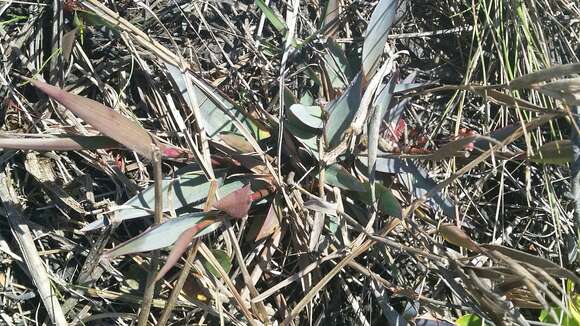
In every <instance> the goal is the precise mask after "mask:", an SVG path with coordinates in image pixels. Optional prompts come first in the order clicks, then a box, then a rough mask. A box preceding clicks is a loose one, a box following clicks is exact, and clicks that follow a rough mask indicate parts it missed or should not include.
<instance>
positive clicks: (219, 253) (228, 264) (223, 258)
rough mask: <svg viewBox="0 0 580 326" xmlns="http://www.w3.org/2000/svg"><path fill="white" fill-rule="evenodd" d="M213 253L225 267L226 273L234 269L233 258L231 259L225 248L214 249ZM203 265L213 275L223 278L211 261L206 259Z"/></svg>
mask: <svg viewBox="0 0 580 326" xmlns="http://www.w3.org/2000/svg"><path fill="white" fill-rule="evenodd" d="M211 253H212V254H213V256H214V257H215V259H216V260H217V261H218V263H219V264H220V266H221V267H222V268H223V270H224V271H225V272H226V274H228V273H229V272H230V270H231V269H232V260H231V259H230V256H228V253H227V252H226V251H224V250H219V249H212V250H211ZM203 266H204V267H205V269H206V270H207V271H208V272H210V273H211V274H212V275H213V276H215V277H217V278H221V275H220V273H219V272H218V271H217V269H215V267H213V265H212V264H211V263H210V262H208V261H207V260H204V261H203Z"/></svg>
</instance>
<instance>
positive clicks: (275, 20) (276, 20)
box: [255, 0, 288, 35]
mask: <svg viewBox="0 0 580 326" xmlns="http://www.w3.org/2000/svg"><path fill="white" fill-rule="evenodd" d="M255 2H256V5H257V6H258V8H260V10H261V11H262V12H263V13H264V15H266V19H268V21H269V22H270V24H272V26H274V28H276V30H277V31H278V32H280V34H282V35H284V34H286V30H288V26H286V23H285V22H284V21H283V20H282V19H281V18H280V17H278V15H276V13H275V12H274V11H273V10H272V8H270V7H268V5H267V4H266V3H265V2H264V1H263V0H255Z"/></svg>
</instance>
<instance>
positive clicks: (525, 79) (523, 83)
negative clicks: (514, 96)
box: [509, 63, 580, 89]
mask: <svg viewBox="0 0 580 326" xmlns="http://www.w3.org/2000/svg"><path fill="white" fill-rule="evenodd" d="M578 73H580V63H572V64H567V65H560V66H554V67H550V68H547V69H543V70H539V71H536V72H532V73H530V74H527V75H524V76H521V77H519V78H516V79H513V80H512V81H510V83H509V87H510V88H512V89H520V88H527V87H531V86H533V85H534V84H537V83H541V82H544V81H548V80H550V79H554V78H558V77H563V76H566V75H572V74H578Z"/></svg>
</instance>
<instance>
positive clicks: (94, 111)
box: [31, 80, 155, 160]
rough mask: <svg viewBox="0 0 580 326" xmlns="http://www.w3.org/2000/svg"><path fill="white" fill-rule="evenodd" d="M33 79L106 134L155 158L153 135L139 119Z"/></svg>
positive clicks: (34, 82) (43, 89)
mask: <svg viewBox="0 0 580 326" xmlns="http://www.w3.org/2000/svg"><path fill="white" fill-rule="evenodd" d="M31 83H32V85H34V86H35V87H36V88H38V89H39V90H41V91H42V92H43V93H45V94H46V95H48V96H49V97H50V98H52V99H54V100H55V101H57V102H59V103H60V104H62V105H63V106H64V107H66V108H67V109H69V110H70V111H72V112H73V113H74V114H75V115H77V116H78V117H80V118H81V119H83V120H84V121H86V122H87V123H89V124H90V125H92V126H93V127H95V128H96V129H97V130H99V131H100V132H102V133H103V134H104V135H105V136H108V137H110V138H112V139H114V140H116V141H117V142H119V143H120V144H123V145H125V146H126V147H127V148H129V149H131V150H134V151H135V152H137V153H139V154H140V155H142V156H143V157H145V158H147V159H149V160H153V148H154V146H155V142H154V140H153V137H151V135H150V134H149V133H148V132H147V131H146V130H145V129H144V128H143V127H141V126H140V125H138V124H137V123H136V122H134V121H131V120H129V119H128V118H126V117H125V116H123V115H122V114H120V113H119V112H117V111H115V110H113V109H111V108H109V107H107V106H105V105H103V104H101V103H99V102H97V101H94V100H91V99H88V98H85V97H82V96H79V95H74V94H70V93H68V92H66V91H64V90H62V89H60V88H58V87H55V86H52V85H49V84H47V83H44V82H41V81H39V80H31Z"/></svg>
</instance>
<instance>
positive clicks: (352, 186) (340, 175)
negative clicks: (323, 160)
mask: <svg viewBox="0 0 580 326" xmlns="http://www.w3.org/2000/svg"><path fill="white" fill-rule="evenodd" d="M324 173H325V176H326V183H327V184H329V185H331V186H335V187H339V188H341V189H344V190H352V191H358V192H362V191H365V187H364V185H363V183H362V182H360V181H359V180H358V179H357V178H355V177H354V176H353V175H352V174H350V173H349V172H348V171H347V170H346V169H345V168H344V167H342V166H341V165H340V164H332V165H330V166H328V167H327V168H326V169H325V171H324Z"/></svg>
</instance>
